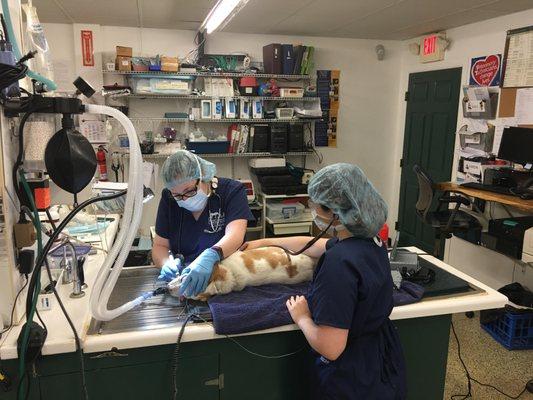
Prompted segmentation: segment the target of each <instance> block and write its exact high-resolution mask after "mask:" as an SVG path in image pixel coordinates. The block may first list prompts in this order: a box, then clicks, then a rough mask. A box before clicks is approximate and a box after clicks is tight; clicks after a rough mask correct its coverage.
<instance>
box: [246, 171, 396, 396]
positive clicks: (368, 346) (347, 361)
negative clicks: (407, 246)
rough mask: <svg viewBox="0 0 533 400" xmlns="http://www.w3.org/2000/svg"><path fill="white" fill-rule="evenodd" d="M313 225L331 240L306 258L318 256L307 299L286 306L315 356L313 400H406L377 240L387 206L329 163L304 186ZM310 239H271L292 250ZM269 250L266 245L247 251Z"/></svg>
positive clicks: (365, 184)
mask: <svg viewBox="0 0 533 400" xmlns="http://www.w3.org/2000/svg"><path fill="white" fill-rule="evenodd" d="M308 191H309V196H310V200H311V201H310V204H309V205H310V207H311V209H312V212H313V214H314V220H315V223H316V225H317V226H318V227H319V228H320V229H322V230H324V229H327V228H328V226H329V225H330V223H332V224H331V226H330V228H329V229H328V231H329V232H330V233H331V234H332V236H334V238H333V239H330V240H326V239H322V240H319V241H318V242H317V243H316V244H315V245H314V246H313V247H311V248H310V249H309V250H307V251H306V254H308V255H309V256H312V257H317V258H318V257H319V261H318V264H317V267H316V269H315V273H314V277H313V281H312V283H311V286H310V290H309V293H308V295H307V296H306V297H307V298H306V297H303V296H297V297H293V298H291V299H289V300H288V301H287V307H288V309H289V312H290V314H291V316H292V318H293V320H294V322H295V323H297V324H298V326H299V327H300V329H301V330H302V332H303V333H304V335H305V337H306V338H307V340H308V342H309V344H310V345H311V347H312V348H313V353H314V366H313V371H314V379H313V382H314V383H315V384H316V387H315V388H314V390H313V391H312V393H313V396H314V398H316V399H321V400H324V399H335V400H339V399H343V400H344V399H353V400H355V399H357V400H359V399H365V400H366V399H368V400H370V399H373V400H374V399H375V400H388V399H404V398H405V397H406V383H405V365H404V359H403V354H402V349H401V344H400V340H399V337H398V334H397V331H396V328H395V327H394V325H393V324H392V322H391V321H390V320H389V315H390V313H391V311H392V308H393V303H392V290H393V285H392V278H391V269H390V265H389V260H388V257H387V250H386V248H385V246H384V245H383V244H382V243H381V241H380V239H379V238H377V235H378V232H379V230H380V228H381V227H382V226H383V224H384V222H385V220H386V218H387V206H386V204H385V202H384V201H383V199H382V198H381V196H380V195H379V193H378V192H377V191H376V190H375V188H374V187H373V186H372V184H371V183H370V182H369V181H368V179H367V178H366V176H365V175H364V174H363V172H362V171H361V170H360V169H359V168H358V167H357V166H355V165H351V164H334V165H331V166H328V167H326V168H323V169H322V170H320V171H319V172H318V173H317V174H316V175H315V176H314V177H313V179H312V180H311V182H310V184H309V189H308ZM310 239H311V238H309V237H292V238H284V239H277V240H276V243H275V244H278V245H281V246H283V247H285V248H287V249H289V250H292V251H298V250H299V249H301V248H303V246H304V245H305V244H306V243H307V242H308V241H309V240H310ZM271 244H274V242H273V241H271V240H270V239H263V240H258V241H255V242H250V243H248V248H256V247H262V246H266V245H271Z"/></svg>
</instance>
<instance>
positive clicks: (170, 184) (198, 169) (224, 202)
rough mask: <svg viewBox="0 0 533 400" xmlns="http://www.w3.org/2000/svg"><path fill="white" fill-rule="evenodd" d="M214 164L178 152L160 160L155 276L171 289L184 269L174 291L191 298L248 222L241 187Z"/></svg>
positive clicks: (234, 246)
mask: <svg viewBox="0 0 533 400" xmlns="http://www.w3.org/2000/svg"><path fill="white" fill-rule="evenodd" d="M215 174H216V167H215V165H214V164H213V163H210V162H208V161H206V160H204V159H202V158H200V157H198V156H196V155H195V154H192V153H190V152H188V151H186V150H179V151H178V152H176V153H175V154H173V155H172V156H170V157H169V158H167V160H166V161H165V163H164V164H163V168H162V171H161V176H162V179H163V183H164V185H165V188H166V189H164V190H163V192H162V195H161V200H160V202H159V208H158V211H157V220H156V226H155V231H156V236H155V239H154V245H153V248H152V257H153V260H154V263H155V265H156V266H160V267H161V274H160V279H164V280H166V281H167V282H170V284H169V286H170V287H171V286H172V285H173V284H174V282H175V281H174V282H173V280H174V279H176V276H177V273H178V271H179V270H180V269H181V268H182V267H183V265H181V261H180V258H178V255H182V256H183V257H184V262H185V265H187V267H186V268H185V269H183V271H182V273H181V275H182V277H181V279H182V282H181V285H180V290H179V294H180V295H183V296H185V297H193V296H196V295H198V294H199V293H201V292H203V291H204V290H205V288H206V287H207V284H208V282H209V278H210V277H211V272H212V271H213V267H214V265H215V263H217V262H218V261H221V260H222V259H223V258H225V257H228V256H230V255H231V254H233V253H234V252H235V251H236V250H238V249H239V247H240V246H241V245H242V243H243V241H244V235H245V234H246V227H247V224H248V220H253V216H252V213H251V211H250V209H249V207H248V201H247V198H246V190H245V188H244V186H243V185H242V184H241V183H240V182H238V181H235V180H232V179H226V178H217V177H216V176H215Z"/></svg>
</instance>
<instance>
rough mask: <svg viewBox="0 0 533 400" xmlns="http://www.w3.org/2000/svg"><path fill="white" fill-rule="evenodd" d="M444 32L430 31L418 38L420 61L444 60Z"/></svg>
mask: <svg viewBox="0 0 533 400" xmlns="http://www.w3.org/2000/svg"><path fill="white" fill-rule="evenodd" d="M445 38H446V32H439V33H432V34H431V35H427V36H424V37H423V38H421V39H420V55H419V57H420V58H419V59H420V62H423V63H427V62H433V61H441V60H444V50H445V49H446V46H445V45H444V44H445V43H444V42H445Z"/></svg>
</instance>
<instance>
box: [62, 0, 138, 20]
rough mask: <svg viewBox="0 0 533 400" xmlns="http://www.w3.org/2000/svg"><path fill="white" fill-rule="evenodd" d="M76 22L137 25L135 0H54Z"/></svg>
mask: <svg viewBox="0 0 533 400" xmlns="http://www.w3.org/2000/svg"><path fill="white" fill-rule="evenodd" d="M56 1H57V2H58V3H59V4H61V6H62V7H63V8H64V9H65V11H66V12H67V13H68V14H69V15H70V16H71V17H72V19H73V20H74V21H75V22H77V23H89V24H99V25H117V26H138V24H139V15H138V12H137V1H136V0H113V1H109V0H92V1H86V0H56Z"/></svg>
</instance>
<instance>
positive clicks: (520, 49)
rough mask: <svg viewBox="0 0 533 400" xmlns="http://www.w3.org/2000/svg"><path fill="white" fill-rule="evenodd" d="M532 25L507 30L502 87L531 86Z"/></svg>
mask: <svg viewBox="0 0 533 400" xmlns="http://www.w3.org/2000/svg"><path fill="white" fill-rule="evenodd" d="M532 49H533V25H531V26H527V27H524V28H519V29H513V30H510V31H507V38H506V40H505V53H504V56H503V85H502V86H503V87H504V88H516V87H531V86H533V52H532Z"/></svg>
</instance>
